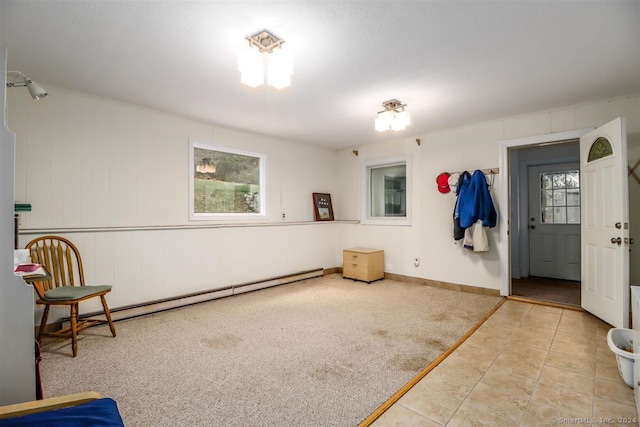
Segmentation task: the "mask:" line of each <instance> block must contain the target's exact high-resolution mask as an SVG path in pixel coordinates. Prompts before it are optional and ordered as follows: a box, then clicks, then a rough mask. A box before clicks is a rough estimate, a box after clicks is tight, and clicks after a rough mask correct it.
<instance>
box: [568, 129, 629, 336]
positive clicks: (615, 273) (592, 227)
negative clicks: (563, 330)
mask: <svg viewBox="0 0 640 427" xmlns="http://www.w3.org/2000/svg"><path fill="white" fill-rule="evenodd" d="M602 138H604V139H602ZM607 143H608V144H610V152H609V151H608V149H609V148H608V147H607V146H608V144H607ZM592 150H593V151H594V152H595V151H600V154H599V155H596V156H593V158H592V159H591V160H590V156H589V153H590V151H592ZM580 159H581V160H580V182H581V185H582V191H581V195H582V196H581V198H582V200H581V205H582V209H581V234H582V250H581V252H582V256H581V264H582V288H581V294H582V303H581V305H582V307H583V308H584V309H585V310H587V311H589V312H590V313H592V314H594V315H595V316H597V317H599V318H600V319H602V320H604V321H605V322H607V323H609V324H611V325H613V326H614V327H617V328H623V327H624V328H626V327H628V326H629V298H630V297H629V192H628V178H627V138H626V130H625V120H624V118H621V117H619V118H617V119H615V120H613V121H611V122H609V123H607V124H605V125H602V126H600V127H598V128H596V129H594V130H593V131H591V132H588V133H586V134H585V135H583V136H581V137H580Z"/></svg>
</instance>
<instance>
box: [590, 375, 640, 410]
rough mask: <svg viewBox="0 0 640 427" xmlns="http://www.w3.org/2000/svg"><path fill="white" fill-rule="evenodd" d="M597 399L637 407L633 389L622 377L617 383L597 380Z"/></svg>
mask: <svg viewBox="0 0 640 427" xmlns="http://www.w3.org/2000/svg"><path fill="white" fill-rule="evenodd" d="M595 381H596V387H595V397H596V398H598V399H604V400H610V401H613V402H618V403H623V404H628V405H635V400H634V398H633V389H632V388H631V387H629V386H628V385H627V384H626V383H625V382H624V380H623V379H622V377H619V378H618V380H616V381H610V380H605V379H602V378H596V380H595Z"/></svg>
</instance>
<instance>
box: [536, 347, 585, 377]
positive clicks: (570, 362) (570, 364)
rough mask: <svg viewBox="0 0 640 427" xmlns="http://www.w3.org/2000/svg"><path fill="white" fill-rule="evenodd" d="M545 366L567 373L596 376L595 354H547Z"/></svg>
mask: <svg viewBox="0 0 640 427" xmlns="http://www.w3.org/2000/svg"><path fill="white" fill-rule="evenodd" d="M546 364H547V365H549V366H555V367H556V368H561V369H566V370H568V371H572V372H576V373H578V374H583V375H589V376H592V377H595V375H596V356H595V354H587V353H582V354H573V355H572V354H565V353H556V352H553V351H551V352H549V356H548V357H547V361H546Z"/></svg>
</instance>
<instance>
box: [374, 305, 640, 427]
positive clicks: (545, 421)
mask: <svg viewBox="0 0 640 427" xmlns="http://www.w3.org/2000/svg"><path fill="white" fill-rule="evenodd" d="M609 328H610V326H609V325H607V324H606V323H604V322H602V321H600V320H598V319H597V318H595V317H593V316H591V315H590V314H588V313H585V312H580V311H575V310H569V309H562V308H556V307H549V306H544V305H538V304H531V303H527V302H519V301H513V300H508V301H506V302H505V303H504V304H503V305H502V306H501V307H500V308H499V309H498V310H497V311H496V312H495V313H494V314H493V315H492V316H491V317H490V318H489V319H488V320H487V321H486V322H485V323H484V324H483V325H482V326H481V327H480V328H479V329H478V330H477V331H475V332H474V333H473V334H472V335H471V336H470V337H469V338H468V339H467V340H466V341H465V342H464V343H463V344H462V345H461V346H460V347H458V348H457V349H456V350H455V351H454V352H453V353H452V354H450V355H449V356H448V357H447V358H446V359H445V360H443V361H442V362H441V363H440V364H439V365H438V366H437V367H436V368H435V369H433V370H432V371H431V372H429V373H428V374H427V375H426V376H425V377H424V378H423V379H422V380H421V381H420V382H419V383H417V384H416V385H415V386H414V387H413V388H412V389H411V390H409V391H408V392H407V393H406V394H405V395H404V396H402V397H401V398H400V399H399V400H398V401H397V402H396V403H395V404H394V405H393V406H391V407H390V408H389V409H388V410H387V411H386V412H385V413H383V414H382V415H381V416H380V417H379V418H378V419H377V420H375V421H374V422H373V423H372V424H371V425H372V426H373V427H388V426H411V427H423V426H424V427H434V426H448V427H453V426H464V427H467V426H492V427H499V426H551V425H563V424H565V425H566V424H569V425H586V426H601V425H621V426H630V425H632V426H638V422H637V412H636V406H635V401H634V396H633V389H632V388H630V387H628V386H627V385H626V384H625V383H624V381H623V380H622V378H621V376H620V374H619V373H618V370H617V366H616V359H615V355H614V354H613V352H612V351H611V350H610V349H609V347H608V345H607V340H606V335H607V331H608V329H609ZM623 418H627V419H628V420H623Z"/></svg>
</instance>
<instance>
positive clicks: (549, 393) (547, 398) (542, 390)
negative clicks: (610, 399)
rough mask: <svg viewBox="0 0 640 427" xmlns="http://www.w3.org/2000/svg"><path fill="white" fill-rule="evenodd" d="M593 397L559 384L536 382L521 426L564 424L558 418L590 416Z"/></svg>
mask: <svg viewBox="0 0 640 427" xmlns="http://www.w3.org/2000/svg"><path fill="white" fill-rule="evenodd" d="M592 402H593V397H592V396H591V395H587V394H583V393H577V392H574V391H572V390H568V389H567V388H565V387H564V386H562V385H559V384H549V383H545V382H538V384H537V386H536V389H535V391H534V392H533V397H532V398H531V401H530V402H529V406H528V407H527V409H526V410H525V413H524V416H523V417H522V422H521V425H522V426H540V425H550V424H552V423H554V422H555V423H556V424H565V423H563V422H561V421H560V420H565V419H574V418H591V416H592V414H593V407H592Z"/></svg>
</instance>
